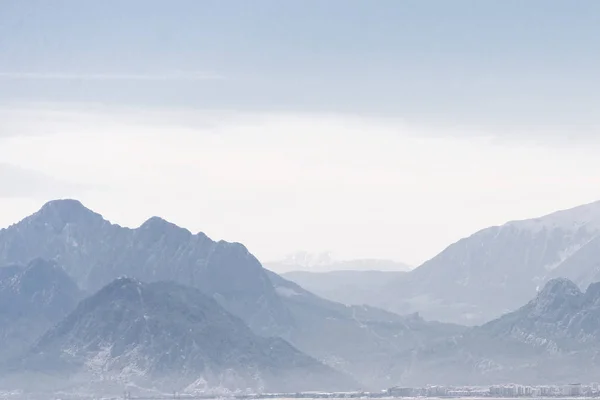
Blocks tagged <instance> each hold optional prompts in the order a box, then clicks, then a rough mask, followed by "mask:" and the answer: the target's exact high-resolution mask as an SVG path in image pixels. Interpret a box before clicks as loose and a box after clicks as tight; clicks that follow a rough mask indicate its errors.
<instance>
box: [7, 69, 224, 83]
mask: <svg viewBox="0 0 600 400" xmlns="http://www.w3.org/2000/svg"><path fill="white" fill-rule="evenodd" d="M0 79H15V80H17V79H18V80H85V81H108V80H113V81H203V80H220V79H225V78H224V77H223V76H222V75H219V74H212V73H206V72H181V71H178V72H169V73H160V74H138V73H119V74H113V73H54V72H6V71H0Z"/></svg>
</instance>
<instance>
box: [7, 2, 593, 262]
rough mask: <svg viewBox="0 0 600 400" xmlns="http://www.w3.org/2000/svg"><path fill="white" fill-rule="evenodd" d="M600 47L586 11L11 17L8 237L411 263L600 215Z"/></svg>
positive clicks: (423, 6)
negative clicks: (51, 214) (140, 241)
mask: <svg viewBox="0 0 600 400" xmlns="http://www.w3.org/2000/svg"><path fill="white" fill-rule="evenodd" d="M598 37H600V2H597V1H594V0H589V1H585V0H579V1H576V2H571V1H566V0H565V1H554V0H543V1H541V0H540V1H538V0H530V1H527V2H523V1H516V0H514V1H513V0H497V1H492V0H490V1H485V2H482V1H475V0H472V1H465V0H457V1H453V2H448V1H443V0H439V1H428V0H418V1H408V0H406V1H395V0H390V1H386V0H380V1H377V2H371V1H366V0H363V1H354V0H344V1H342V0H330V1H326V2H324V1H316V0H307V1H302V2H292V1H287V2H285V1H280V0H277V1H275V0H273V1H266V0H255V1H252V2H248V1H242V0H239V1H233V0H231V1H230V0H219V1H208V0H205V1H195V0H187V1H184V0H173V1H168V2H166V1H157V0H144V1H142V0H128V1H116V0H106V1H102V2H91V1H89V2H88V1H78V0H62V1H61V0H57V1H54V2H47V1H42V0H26V1H23V0H0V226H8V225H10V224H11V223H14V222H17V221H18V220H20V219H21V218H23V217H24V216H26V215H28V214H30V213H32V212H34V211H35V210H36V209H38V208H39V207H40V206H41V205H42V204H43V203H44V202H46V201H47V200H50V199H54V198H65V197H71V198H77V199H80V200H81V201H82V202H83V203H84V204H85V205H86V206H88V207H89V208H92V209H93V210H95V211H97V212H99V213H101V214H103V215H104V216H105V217H106V218H107V219H109V220H110V221H112V222H116V223H119V224H121V225H126V226H132V227H135V226H137V225H139V224H141V223H142V222H143V221H144V220H145V219H147V218H148V217H150V216H153V215H159V216H161V217H163V218H165V219H168V220H170V221H172V222H175V223H177V224H179V225H181V226H184V227H186V228H188V229H190V230H192V231H203V232H205V233H206V234H208V235H209V236H210V237H212V238H214V239H225V240H229V241H238V242H242V243H244V244H245V245H246V246H247V247H248V248H249V250H250V251H251V252H253V253H254V254H255V255H257V256H258V258H259V259H260V260H262V261H272V260H277V259H280V258H283V257H284V256H285V255H287V254H289V253H292V252H295V251H298V250H305V251H309V252H321V251H331V252H332V253H333V254H334V256H336V257H338V258H341V259H351V258H385V259H393V260H397V261H403V262H406V263H409V264H411V265H415V266H416V265H419V264H420V263H421V262H423V261H425V260H427V259H428V258H431V257H433V256H434V255H435V254H436V253H438V252H439V251H441V250H442V249H443V248H444V247H446V246H447V245H449V244H451V243H453V242H455V241H456V240H458V239H460V238H461V237H464V236H468V235H469V234H471V233H473V232H475V231H477V230H479V229H482V228H485V227H487V226H491V225H498V224H502V223H504V222H506V221H509V220H514V219H523V218H530V217H536V216H539V215H543V214H546V213H549V212H552V211H554V210H558V209H564V208H569V207H572V206H576V205H579V204H583V203H588V202H592V201H596V200H600V185H599V184H598V182H600V163H598V161H597V154H598V151H599V150H600V116H599V114H598V110H599V109H600V107H599V106H600V75H599V74H598V72H597V71H600V41H599V40H598Z"/></svg>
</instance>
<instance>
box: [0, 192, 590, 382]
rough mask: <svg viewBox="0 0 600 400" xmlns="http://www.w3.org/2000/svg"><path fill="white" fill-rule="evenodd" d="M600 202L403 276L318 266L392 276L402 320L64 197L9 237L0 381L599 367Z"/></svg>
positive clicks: (554, 374) (539, 378) (415, 378)
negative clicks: (476, 324) (112, 220)
mask: <svg viewBox="0 0 600 400" xmlns="http://www.w3.org/2000/svg"><path fill="white" fill-rule="evenodd" d="M599 208H600V203H594V204H590V205H586V206H581V207H578V208H575V209H572V210H567V211H562V212H559V213H555V214H552V215H549V216H546V217H542V218H539V219H535V220H529V221H519V222H510V223H508V224H506V225H503V226H501V227H492V228H488V229H485V230H483V231H480V232H478V233H476V234H474V235H473V236H471V237H469V238H465V239H463V240H461V241H459V242H458V243H456V244H453V245H451V246H449V247H448V248H447V249H446V250H444V251H443V252H442V253H441V254H440V255H438V256H436V257H434V258H433V259H432V260H430V261H428V262H427V263H425V264H424V265H423V266H421V267H418V268H417V269H415V270H414V271H410V272H402V273H398V274H400V275H398V276H396V277H395V278H394V280H393V281H391V282H388V283H386V282H384V281H385V278H382V276H381V275H378V274H381V273H377V272H365V271H346V272H330V273H325V274H318V275H319V276H320V277H324V276H325V277H328V279H330V280H329V282H328V285H330V286H331V287H333V285H334V283H335V281H336V280H337V281H338V283H339V284H340V285H344V284H348V285H349V284H350V283H352V282H353V284H354V285H355V287H357V288H358V287H360V283H361V282H360V281H361V280H362V281H363V287H365V286H369V285H372V287H375V286H373V285H379V286H377V287H378V289H377V290H372V292H370V293H372V295H373V296H374V295H375V294H377V293H379V294H380V295H381V296H380V298H379V299H377V298H374V300H372V304H375V305H377V304H380V305H382V306H385V307H387V308H388V309H391V310H394V309H396V310H398V311H405V310H406V311H410V312H411V313H410V314H409V313H404V312H402V314H404V315H400V314H396V313H393V312H390V311H385V310H383V309H381V308H376V307H374V306H372V305H369V306H367V305H351V302H350V303H348V304H342V303H339V302H335V301H332V300H327V299H325V298H322V297H319V295H318V293H317V294H314V293H312V292H311V291H309V290H307V289H306V288H304V287H302V285H299V284H297V283H294V282H292V281H290V280H287V279H286V278H285V277H282V276H280V275H277V274H276V273H274V272H271V271H269V270H266V269H264V268H263V267H262V265H261V264H260V262H259V261H258V260H257V259H256V258H255V257H254V256H252V254H251V253H250V252H249V251H248V250H247V249H246V248H245V247H244V246H243V245H241V244H239V243H228V242H223V241H221V242H214V241H212V240H211V239H210V238H208V236H206V235H205V234H203V233H198V234H192V233H191V232H189V231H187V230H186V229H183V228H180V227H178V226H176V225H173V224H171V223H169V222H167V221H164V220H162V219H160V218H157V217H153V218H150V219H149V220H148V221H146V222H145V223H144V224H142V225H141V226H140V227H139V228H136V229H130V228H124V227H121V226H118V225H115V224H111V223H110V222H108V221H107V220H105V219H104V218H103V217H102V216H101V215H99V214H97V213H94V212H92V211H90V210H88V209H87V208H85V207H84V206H83V205H82V204H81V203H79V202H78V201H75V200H57V201H51V202H49V203H47V204H45V205H44V206H43V207H42V208H41V209H40V210H39V211H38V212H37V213H35V214H33V215H31V216H29V217H27V218H25V219H24V220H22V221H21V222H19V223H17V224H14V225H12V226H10V227H9V228H6V229H3V230H1V231H0V265H3V267H0V300H1V301H0V303H1V304H0V335H1V337H2V339H3V343H4V346H3V347H2V349H0V388H22V387H23V385H24V382H30V381H32V379H34V378H35V379H34V380H35V382H36V385H30V389H31V390H33V389H36V390H59V389H60V390H67V389H70V390H74V389H75V388H77V389H82V388H86V389H88V390H96V391H98V390H100V391H102V390H106V391H108V390H121V389H122V388H123V387H124V386H127V385H135V386H136V387H138V388H144V389H146V390H162V391H165V390H167V391H172V390H183V391H187V392H198V391H204V390H225V389H229V390H250V391H274V390H286V391H287V390H289V391H297V390H355V389H357V388H359V387H362V388H367V389H383V388H386V387H390V386H394V385H417V384H426V383H431V384H436V383H448V384H460V383H464V384H478V383H482V384H483V383H503V382H508V381H514V382H522V383H545V382H548V383H550V382H553V383H557V382H568V381H570V380H577V379H578V378H582V379H583V378H586V377H589V378H592V377H593V374H594V373H599V372H600V368H599V366H600V358H598V356H597V354H600V347H599V343H600V322H598V321H600V315H596V314H598V310H600V306H599V304H600V300H598V293H600V290H597V286H598V284H592V285H590V286H589V288H588V289H587V291H585V293H584V292H582V291H581V290H580V289H579V288H578V285H580V287H582V288H584V287H587V286H588V284H589V283H590V282H592V281H593V280H594V279H596V277H597V274H598V269H597V262H596V261H595V260H597V259H598V255H600V251H598V247H597V246H598V243H597V242H598V230H599V229H600V223H599V221H600V219H599V215H600V211H599ZM302 274H304V276H303V277H302ZM368 274H371V275H372V276H373V277H374V278H373V279H372V280H371V281H367V280H366V279H365V277H367V276H369V275H368ZM383 274H384V275H383V276H386V277H387V276H391V275H389V274H391V273H390V272H385V273H383ZM313 275H314V276H316V274H314V273H311V272H308V273H306V272H304V273H295V274H286V277H294V276H295V278H296V279H297V280H300V279H305V280H307V282H308V281H309V280H310V279H312V278H314V276H313ZM561 275H563V276H567V277H570V278H573V279H574V282H572V281H569V280H567V279H565V278H555V277H556V276H561ZM124 276H126V277H124ZM321 282H324V281H321ZM308 286H310V284H309V285H308ZM313 286H314V285H313ZM369 296H370V294H369V295H365V297H369ZM519 298H522V299H523V300H522V301H521V302H520V303H519ZM531 299H533V300H531ZM523 304H525V306H523ZM9 305H10V306H9ZM504 310H511V312H509V313H504ZM512 310H515V311H512ZM413 311H419V313H422V314H424V315H425V316H426V317H429V318H425V319H423V318H422V317H421V316H420V315H419V314H413V313H412V312H413ZM503 313H504V314H505V315H504V316H501V317H500V314H503ZM469 314H470V315H469ZM496 314H497V315H498V316H499V318H496V319H494V317H495V315H496ZM432 316H439V318H436V319H438V320H443V321H463V320H464V321H469V322H473V321H477V320H479V319H481V320H491V321H490V322H488V323H486V324H484V325H482V326H479V327H474V328H467V327H465V326H461V325H454V324H449V323H442V322H435V321H433V318H431V317H432Z"/></svg>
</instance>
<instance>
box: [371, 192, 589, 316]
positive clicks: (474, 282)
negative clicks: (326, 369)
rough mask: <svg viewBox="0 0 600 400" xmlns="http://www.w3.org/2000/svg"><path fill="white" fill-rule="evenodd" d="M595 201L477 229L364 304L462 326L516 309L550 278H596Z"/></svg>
mask: <svg viewBox="0 0 600 400" xmlns="http://www.w3.org/2000/svg"><path fill="white" fill-rule="evenodd" d="M598 260H600V202H597V203H592V204H588V205H584V206H580V207H576V208H574V209H570V210H566V211H560V212H556V213H554V214H550V215H547V216H544V217H541V218H536V219H532V220H525V221H515V222H509V223H507V224H505V225H502V226H497V227H491V228H488V229H484V230H482V231H480V232H477V233H475V234H474V235H472V236H470V237H468V238H465V239H462V240H460V241H458V242H457V243H455V244H452V245H450V246H449V247H448V248H446V249H445V250H444V251H442V252H441V253H440V254H439V255H437V256H436V257H434V258H433V259H431V260H429V261H427V262H425V263H424V264H423V265H421V266H420V267H418V268H416V269H415V270H413V271H411V272H408V273H407V274H405V276H403V277H401V278H399V279H397V280H395V281H394V282H391V283H390V284H389V285H388V287H387V288H386V289H385V290H383V291H381V293H380V295H379V297H378V298H374V299H372V301H370V302H369V303H370V304H373V305H376V306H379V307H383V308H386V309H389V310H391V311H395V312H399V313H403V312H411V311H419V312H420V313H422V314H423V316H424V317H426V318H429V319H435V320H440V321H451V322H458V323H464V324H470V325H476V324H480V323H484V322H486V321H489V320H491V319H493V318H496V317H498V316H500V315H502V314H504V313H506V312H510V311H512V310H515V309H517V308H518V307H519V306H520V305H522V304H524V303H525V302H527V301H528V299H530V298H531V297H532V296H534V295H535V294H536V291H537V290H539V288H541V287H542V286H543V285H544V283H546V282H547V281H548V280H550V279H552V278H555V277H568V278H571V279H574V280H575V282H576V283H577V284H580V285H582V287H586V286H587V285H588V284H589V283H591V282H594V281H595V280H597V279H599V278H600V264H599V262H600V261H598Z"/></svg>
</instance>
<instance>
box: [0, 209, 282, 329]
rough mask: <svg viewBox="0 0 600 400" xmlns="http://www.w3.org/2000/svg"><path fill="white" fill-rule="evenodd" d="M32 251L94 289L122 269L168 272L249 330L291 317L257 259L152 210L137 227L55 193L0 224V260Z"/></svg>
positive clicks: (162, 276)
mask: <svg viewBox="0 0 600 400" xmlns="http://www.w3.org/2000/svg"><path fill="white" fill-rule="evenodd" d="M33 257H41V258H44V259H48V260H54V261H56V262H58V263H59V264H60V265H61V266H62V267H63V268H64V269H65V271H66V272H67V273H68V274H69V276H71V277H72V278H73V279H74V280H75V282H76V283H77V284H78V286H79V287H80V288H82V289H84V290H86V291H90V292H93V291H95V290H98V289H100V288H101V287H102V286H104V285H106V284H107V283H109V282H110V281H112V280H113V279H115V278H117V277H119V276H122V275H126V276H129V277H132V278H136V279H139V280H142V281H145V282H155V281H163V280H173V281H176V282H179V283H182V284H186V285H190V286H193V287H196V288H199V289H200V290H202V291H203V292H204V293H206V294H208V295H210V296H214V297H215V298H217V299H218V300H219V301H220V302H221V304H222V305H223V306H225V308H227V309H228V310H230V311H231V312H233V313H234V314H236V315H238V316H240V317H242V318H244V319H245V321H246V322H247V323H248V324H249V325H250V326H251V327H252V328H253V329H255V330H256V331H261V330H262V331H264V332H269V333H270V334H273V333H277V332H280V331H285V330H286V329H287V327H288V326H289V325H290V324H291V323H292V322H291V320H290V317H289V315H287V314H286V310H285V308H284V307H283V306H282V304H281V301H280V300H279V297H278V296H277V294H276V293H275V291H274V289H273V287H272V286H271V284H270V281H269V279H268V277H267V275H266V273H265V272H264V270H263V268H262V266H261V264H260V263H259V262H258V260H257V259H256V258H255V257H254V256H252V255H251V254H250V253H249V252H248V250H247V249H246V248H245V247H244V246H243V245H242V244H239V243H228V242H225V241H219V242H215V241H213V240H211V239H210V238H208V236H206V235H205V234H204V233H198V234H195V235H194V234H192V233H191V232H190V231H188V230H187V229H184V228H180V227H178V226H176V225H174V224H171V223H169V222H167V221H165V220H163V219H161V218H158V217H152V218H150V219H148V220H147V221H146V222H145V223H143V224H142V225H141V226H140V227H139V228H137V229H129V228H123V227H121V226H119V225H116V224H111V223H110V222H108V221H107V220H105V219H104V218H103V217H102V216H101V215H100V214H97V213H94V212H93V211H90V210H88V209H87V208H85V207H84V206H83V205H82V204H81V203H80V202H79V201H77V200H55V201H50V202H48V203H46V204H45V205H44V206H43V207H42V208H41V209H40V210H39V211H38V212H36V213H35V214H33V215H31V216H29V217H27V218H25V219H24V220H22V221H21V222H19V223H17V224H14V225H12V226H10V227H9V228H6V229H3V230H1V231H0V265H3V264H4V265H7V264H12V263H27V262H29V260H30V259H31V258H33Z"/></svg>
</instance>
